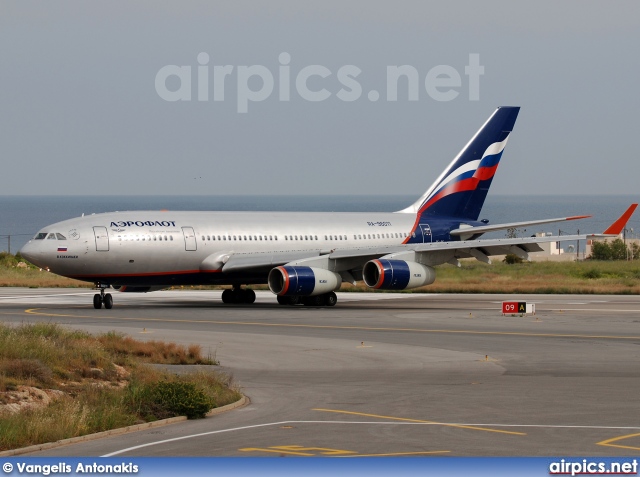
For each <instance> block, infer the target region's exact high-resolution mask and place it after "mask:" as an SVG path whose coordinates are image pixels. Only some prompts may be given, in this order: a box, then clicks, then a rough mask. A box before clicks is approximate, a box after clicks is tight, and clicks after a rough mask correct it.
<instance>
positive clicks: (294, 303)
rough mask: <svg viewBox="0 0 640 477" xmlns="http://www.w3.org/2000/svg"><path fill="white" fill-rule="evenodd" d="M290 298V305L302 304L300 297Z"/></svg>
mask: <svg viewBox="0 0 640 477" xmlns="http://www.w3.org/2000/svg"><path fill="white" fill-rule="evenodd" d="M288 298H289V305H297V304H299V303H300V298H301V297H300V296H298V295H294V296H290V297H288Z"/></svg>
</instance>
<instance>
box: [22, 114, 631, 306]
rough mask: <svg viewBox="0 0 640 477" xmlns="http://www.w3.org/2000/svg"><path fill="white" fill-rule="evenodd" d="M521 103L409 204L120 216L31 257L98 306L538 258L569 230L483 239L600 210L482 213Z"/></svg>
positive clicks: (49, 236) (49, 232)
mask: <svg viewBox="0 0 640 477" xmlns="http://www.w3.org/2000/svg"><path fill="white" fill-rule="evenodd" d="M519 111H520V108H519V107H499V108H497V109H496V110H495V111H494V112H493V114H492V115H491V116H490V117H489V119H488V120H487V121H486V122H485V123H484V124H483V125H482V127H481V128H480V129H479V130H478V131H477V132H476V134H475V135H474V136H473V137H472V138H471V140H470V141H469V142H468V143H467V144H466V145H465V146H464V147H463V149H462V150H461V151H460V153H458V155H457V156H456V157H455V158H454V159H453V160H452V161H451V163H450V164H449V165H448V167H447V168H446V169H445V170H444V171H443V172H442V173H441V174H440V176H439V177H438V178H437V179H436V180H435V182H434V183H433V184H432V185H431V187H429V189H427V190H426V192H425V193H424V194H423V195H422V196H421V197H420V198H419V199H418V200H416V201H415V202H414V203H413V204H411V205H410V206H409V207H407V208H405V209H403V210H400V211H398V212H358V213H356V212H344V213H326V212H313V213H310V212H176V211H164V210H162V211H128V212H109V213H101V214H92V215H87V216H82V217H79V218H74V219H70V220H66V221H63V222H58V223H56V224H53V225H49V226H46V227H44V228H43V229H41V230H40V231H39V232H38V233H37V234H36V235H35V237H34V238H33V239H32V240H30V241H29V242H28V243H27V244H26V245H25V246H24V247H23V248H22V249H21V250H20V253H21V254H22V256H23V257H25V258H26V259H27V260H28V261H30V262H31V263H33V264H35V265H37V266H39V267H41V268H43V269H46V270H49V271H51V272H53V273H56V274H58V275H62V276H65V277H69V278H74V279H78V280H83V281H88V282H93V283H94V284H95V287H96V289H98V290H99V293H96V294H95V295H94V297H93V306H94V307H95V308H96V309H100V308H102V306H103V305H104V307H105V308H107V309H111V308H112V307H113V297H112V295H111V294H110V293H105V290H107V289H108V288H114V289H116V290H119V291H120V292H134V293H135V292H138V293H142V292H151V291H155V290H161V289H164V288H169V287H173V286H179V285H230V286H231V288H230V289H225V290H224V291H223V293H222V301H223V303H228V304H238V303H243V304H251V303H253V302H254V301H255V296H256V295H255V292H254V291H253V290H251V289H248V288H242V286H243V285H254V284H268V286H269V289H270V290H271V291H272V292H273V293H274V294H275V295H276V296H277V301H278V303H279V304H281V305H296V304H303V305H308V306H334V305H335V304H336V302H337V296H336V294H335V291H336V290H338V289H339V288H340V286H341V284H342V282H349V283H352V284H355V283H356V281H360V280H363V281H364V283H365V284H366V285H367V286H368V287H370V288H372V289H377V290H407V289H411V288H416V287H421V286H424V285H429V284H431V283H433V282H434V281H435V279H436V271H435V269H434V267H435V266H436V265H440V264H444V263H450V264H453V265H456V266H460V262H459V259H461V258H471V257H473V258H476V259H477V260H480V261H482V262H487V263H490V262H491V260H490V257H491V256H493V255H505V254H515V255H517V256H519V257H521V258H523V259H527V258H528V254H529V253H530V252H535V251H541V250H542V248H541V247H540V245H539V244H540V243H544V242H555V241H557V240H558V237H528V238H507V239H482V240H479V237H480V236H481V235H482V234H484V233H486V232H493V231H498V230H506V229H509V228H519V227H526V226H532V225H539V224H546V223H552V222H560V221H568V220H576V219H581V218H585V217H589V216H573V217H561V218H554V219H543V220H534V221H527V222H515V223H506V224H496V225H489V221H488V220H479V217H480V212H481V209H482V205H483V203H484V201H485V198H486V196H487V193H488V191H489V186H490V185H491V182H492V180H493V178H494V175H495V173H496V169H497V167H498V165H499V162H500V159H501V157H502V154H503V152H504V149H505V146H506V144H507V141H508V139H509V137H510V135H511V132H512V131H513V126H514V124H515V121H516V118H517V116H518V113H519ZM632 212H633V211H632ZM632 212H631V213H632ZM629 216H630V214H629ZM621 219H622V218H621ZM626 220H628V217H626V219H625V220H624V223H626ZM624 223H623V225H622V226H623V227H624ZM614 225H615V224H614ZM615 228H617V226H616V227H615ZM608 232H610V233H613V232H614V229H612V228H610V229H609V230H608ZM618 233H619V232H618ZM586 237H587V236H586V235H575V236H563V237H562V240H577V239H585V238H586Z"/></svg>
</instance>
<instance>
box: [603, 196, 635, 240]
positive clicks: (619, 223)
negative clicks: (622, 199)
mask: <svg viewBox="0 0 640 477" xmlns="http://www.w3.org/2000/svg"><path fill="white" fill-rule="evenodd" d="M636 207H638V204H631V205H630V206H629V208H628V209H627V210H626V212H625V213H624V214H622V215H621V216H620V218H619V219H618V220H616V221H615V222H614V223H612V224H611V225H610V226H609V228H608V229H607V230H605V231H604V232H602V233H603V235H620V233H621V232H622V229H624V226H625V225H627V222H628V221H629V218H630V217H631V216H632V215H633V212H634V211H635V210H636Z"/></svg>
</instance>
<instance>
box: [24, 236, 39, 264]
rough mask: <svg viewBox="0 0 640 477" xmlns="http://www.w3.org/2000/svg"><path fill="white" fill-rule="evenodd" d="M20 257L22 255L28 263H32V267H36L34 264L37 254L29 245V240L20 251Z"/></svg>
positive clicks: (32, 246) (30, 244)
mask: <svg viewBox="0 0 640 477" xmlns="http://www.w3.org/2000/svg"><path fill="white" fill-rule="evenodd" d="M20 255H22V256H23V257H24V258H26V259H27V260H28V261H29V262H31V263H33V264H34V265H37V263H36V260H37V253H36V251H35V245H34V244H33V243H31V240H30V241H29V242H27V243H26V244H25V245H24V246H23V247H22V248H21V249H20Z"/></svg>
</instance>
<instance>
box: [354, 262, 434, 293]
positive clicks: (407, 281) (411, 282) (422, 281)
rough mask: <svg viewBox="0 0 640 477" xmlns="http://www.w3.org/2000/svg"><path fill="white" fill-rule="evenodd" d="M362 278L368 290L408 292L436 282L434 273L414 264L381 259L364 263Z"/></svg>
mask: <svg viewBox="0 0 640 477" xmlns="http://www.w3.org/2000/svg"><path fill="white" fill-rule="evenodd" d="M362 278H363V280H364V283H365V284H366V285H367V286H368V287H369V288H377V289H380V290H408V289H410V288H417V287H421V286H423V285H431V284H432V283H433V282H434V281H435V280H436V271H435V270H434V269H433V268H431V267H429V266H427V265H422V264H420V263H416V262H406V261H404V260H387V259H384V258H381V259H379V260H371V261H369V262H367V263H365V265H364V268H363V269H362Z"/></svg>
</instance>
